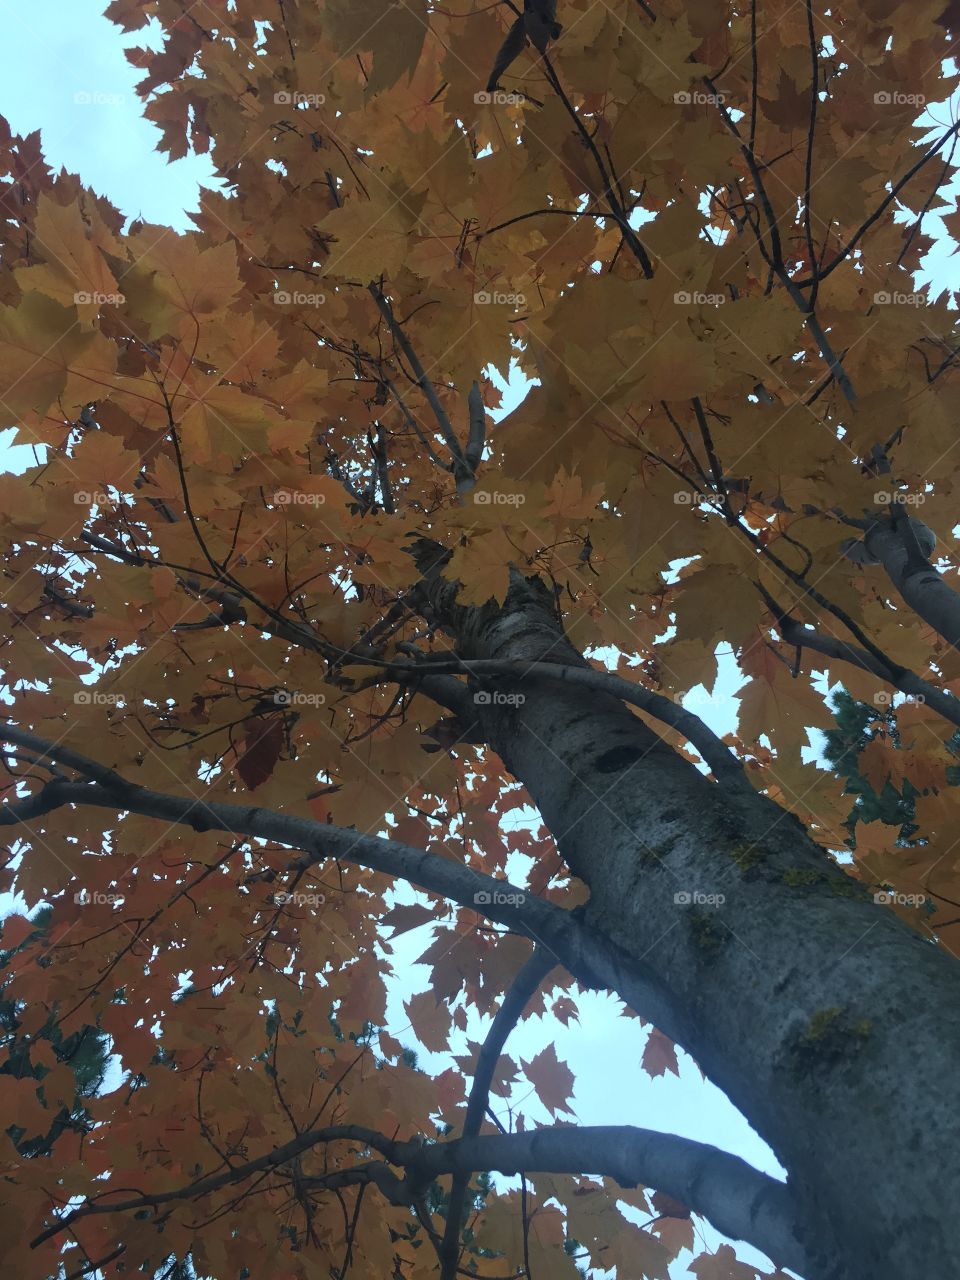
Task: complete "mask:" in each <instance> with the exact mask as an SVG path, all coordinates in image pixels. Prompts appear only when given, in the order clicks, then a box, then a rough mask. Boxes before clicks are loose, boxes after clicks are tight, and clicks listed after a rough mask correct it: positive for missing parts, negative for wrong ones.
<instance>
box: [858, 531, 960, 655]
mask: <svg viewBox="0 0 960 1280" xmlns="http://www.w3.org/2000/svg"><path fill="white" fill-rule="evenodd" d="M904 526H905V529H904ZM864 542H865V543H866V545H867V550H868V551H869V552H870V553H871V555H873V556H875V557H876V559H877V560H879V561H880V563H881V564H882V565H883V567H884V569H885V570H886V571H887V574H888V576H889V578H890V581H891V582H892V583H893V585H894V586H895V587H896V588H897V590H898V591H899V592H900V594H901V595H902V596H903V598H904V600H905V601H906V602H907V604H908V605H909V606H910V608H911V609H912V610H913V611H914V613H916V614H917V615H918V616H919V617H921V618H922V619H923V620H924V622H926V623H927V624H928V625H929V626H931V627H933V629H934V631H936V632H937V634H938V635H941V636H943V638H944V640H946V641H947V642H948V643H949V644H952V645H953V646H954V648H957V649H960V594H958V593H957V592H956V591H954V590H953V588H952V587H950V586H948V585H947V582H946V580H945V579H944V577H943V575H942V574H940V573H938V572H937V571H936V569H934V567H933V565H931V564H930V562H929V560H927V558H926V557H925V556H924V555H923V553H922V552H921V551H920V549H919V546H918V545H917V540H916V537H915V536H914V537H911V536H910V527H909V523H908V522H907V521H906V520H903V521H901V522H900V528H898V527H896V525H895V524H894V523H893V522H892V521H886V520H883V521H878V522H877V524H875V525H874V526H873V527H872V528H871V529H869V530H868V532H867V534H866V537H865V538H864ZM911 543H912V544H913V545H911Z"/></svg>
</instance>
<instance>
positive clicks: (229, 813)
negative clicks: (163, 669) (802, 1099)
mask: <svg viewBox="0 0 960 1280" xmlns="http://www.w3.org/2000/svg"><path fill="white" fill-rule="evenodd" d="M3 741H6V742H14V743H16V744H17V745H19V746H26V747H28V748H29V749H30V750H33V751H39V752H42V753H43V754H44V755H45V756H46V757H49V758H50V759H52V760H53V761H55V762H57V761H59V762H61V763H63V764H66V765H68V766H69V767H70V768H72V769H76V770H77V771H78V772H80V773H83V774H84V775H85V776H86V777H90V778H93V777H95V776H96V777H97V781H96V782H66V781H64V780H63V779H60V778H55V779H54V780H53V781H52V782H49V783H48V784H47V785H46V786H45V787H43V788H42V789H41V790H40V791H39V792H38V793H37V794H36V795H34V796H31V797H29V798H27V799H25V800H21V801H13V802H7V803H5V804H3V805H0V826H16V825H21V824H23V823H26V822H28V821H30V820H32V819H34V818H37V817H39V816H42V815H43V814H45V813H49V812H51V811H53V810H54V809H57V808H60V807H62V806H64V805H68V804H78V805H91V806H94V807H96V808H102V809H111V810H114V811H115V812H117V813H120V812H123V811H129V812H131V813H139V814H142V815H144V816H145V817H152V818H160V819H162V820H163V821H166V822H169V823H171V824H177V825H181V826H187V827H190V828H191V829H192V830H194V831H226V832H228V833H230V834H231V835H233V836H234V837H236V836H241V835H244V836H251V837H253V838H258V839H263V840H269V841H272V842H276V843H278V844H284V845H287V846H289V847H290V848H292V849H299V850H302V851H303V852H304V854H305V857H303V858H300V859H298V860H296V862H295V863H294V864H293V865H292V867H291V870H305V869H306V868H307V867H310V866H312V865H314V864H315V863H318V862H321V861H323V860H324V859H327V858H336V859H339V860H341V861H344V862H352V863H355V864H356V865H358V866H364V867H370V868H371V869H372V870H374V871H381V872H383V873H384V874H386V875H390V876H394V877H397V878H399V879H402V880H406V881H407V882H408V883H409V884H412V885H415V886H416V887H417V888H419V889H423V890H425V891H426V892H427V893H433V894H436V895H437V896H438V897H442V898H446V899H448V900H449V901H451V902H456V903H459V904H460V905H461V906H464V907H467V908H468V909H469V910H473V911H476V912H477V914H478V915H482V916H486V917H487V918H488V919H490V920H494V921H496V922H497V923H498V924H502V925H505V926H506V927H507V928H509V929H514V930H516V931H517V932H519V933H522V934H523V935H524V936H525V937H529V938H531V939H533V940H534V941H535V942H538V943H540V945H541V946H542V947H544V949H545V950H546V951H548V952H550V953H552V954H553V955H554V956H555V957H556V959H557V961H558V962H559V963H561V964H563V966H564V967H565V968H566V969H567V970H568V971H569V972H570V973H571V974H573V976H574V977H575V978H576V979H577V981H578V982H580V983H582V984H583V985H585V986H588V987H596V988H599V989H601V990H612V991H615V992H617V994H618V995H620V997H621V998H622V999H623V1000H624V1001H625V1003H626V1004H627V1005H629V1007H630V1008H631V1009H634V1010H635V1011H636V1012H637V1013H639V1014H640V1015H641V1016H642V1017H644V1018H646V1019H648V1020H649V1021H651V1022H653V1023H654V1025H655V1026H657V1027H659V1028H660V1029H661V1030H662V1031H663V1032H664V1034H665V1035H668V1036H669V1037H670V1038H671V1039H672V1040H674V1041H676V1042H677V1043H678V1044H682V1045H689V1043H690V1030H689V1028H688V1027H687V1025H686V1020H685V1018H684V1017H683V1016H681V1014H680V1012H679V1010H678V1009H677V1008H676V1007H675V1005H674V1002H673V1001H672V999H671V998H670V995H669V992H668V990H667V988H666V986H665V985H664V983H663V981H662V980H661V979H659V978H656V977H654V976H653V971H652V968H651V967H649V966H647V965H646V964H639V965H638V964H637V962H636V961H635V960H633V959H632V958H631V957H628V956H626V955H625V954H624V953H623V952H621V951H620V949H619V948H617V947H615V946H613V945H612V944H610V943H609V942H608V941H607V939H606V938H605V937H604V936H603V934H602V933H600V932H599V931H597V930H595V929H592V928H590V927H589V926H587V925H585V924H584V923H583V921H581V920H579V919H578V918H576V917H575V916H574V915H573V914H572V913H571V912H569V911H564V910H563V909H562V908H561V907H557V906H554V905H553V904H552V903H550V902H547V901H545V900H544V899H542V898H537V897H534V896H533V895H531V894H529V893H526V892H524V891H523V890H522V889H520V888H518V887H517V886H516V885H513V884H511V883H510V882H509V881H507V880H499V879H496V878H495V877H493V876H488V875H485V874H483V873H482V872H480V871H475V870H474V869H473V868H472V867H468V866H465V865H464V864H463V863H460V862H455V861H454V860H453V859H451V858H444V857H440V856H439V855H438V854H433V853H428V852H427V851H426V850H424V849H417V848H415V847H414V846H412V845H408V844H403V843H401V842H400V841H399V840H388V839H385V838H384V837H382V836H374V835H367V834H365V833H364V832H360V831H354V830H351V829H350V828H346V827H336V826H333V825H332V824H328V823H322V822H314V821H312V820H311V819H309V818H301V817H298V816H297V815H295V814H291V813H278V812H276V811H274V810H271V809H264V808H260V807H259V806H257V805H237V804H223V803H220V802H219V801H212V800H211V801H208V800H204V799H194V798H193V797H180V796H172V795H165V794H163V793H162V792H159V791H150V790H148V789H147V788H146V787H140V786H136V785H135V784H133V783H129V782H127V781H126V780H125V779H123V778H122V777H121V776H120V775H119V774H117V773H115V772H114V771H113V770H110V769H106V768H105V767H104V766H102V765H98V764H96V762H94V761H91V760H87V759H86V757H84V756H82V755H80V753H78V752H76V751H73V750H71V749H69V748H65V747H61V746H58V745H56V744H54V743H49V742H45V741H44V740H43V739H40V738H37V737H35V736H34V735H33V734H31V733H28V732H26V731H24V730H22V729H20V728H19V727H17V726H16V725H10V724H8V725H6V726H5V727H4V728H3V729H2V730H0V742H3Z"/></svg>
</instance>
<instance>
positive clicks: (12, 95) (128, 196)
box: [0, 0, 958, 1280]
mask: <svg viewBox="0 0 960 1280" xmlns="http://www.w3.org/2000/svg"><path fill="white" fill-rule="evenodd" d="M104 3H105V0H32V3H30V4H29V5H22V4H18V5H7V6H6V9H5V13H4V38H3V40H2V41H0V113H2V114H3V115H5V116H6V118H7V120H8V121H9V123H10V124H11V126H12V128H13V130H14V132H17V133H21V134H25V133H29V132H32V131H33V130H35V129H40V130H41V136H42V146H43V152H44V155H45V157H46V159H47V161H48V163H49V164H51V166H53V167H54V168H55V169H59V168H60V167H61V166H62V167H64V168H65V169H67V170H68V171H69V172H75V173H79V174H80V176H81V178H82V180H83V181H84V183H85V184H87V185H89V186H91V187H93V188H94V189H95V190H96V191H97V192H98V193H99V194H102V195H105V196H107V197H108V198H109V199H110V200H111V201H112V202H113V203H114V204H116V205H117V206H118V207H119V208H120V209H121V210H122V211H123V213H124V214H126V215H127V216H128V217H129V218H134V217H142V218H143V219H144V220H146V221H149V222H156V223H160V224H166V225H169V226H171V227H173V228H175V229H177V230H180V231H183V230H186V229H188V228H189V227H190V226H191V223H190V220H189V218H188V216H187V215H188V214H189V212H190V211H191V210H196V209H198V207H199V196H200V187H201V186H202V185H205V186H215V185H216V179H215V177H214V175H213V171H212V167H211V164H210V160H209V158H208V157H206V156H194V155H188V156H187V157H186V158H185V159H183V160H178V161H176V162H174V163H172V164H169V163H168V162H167V160H166V158H165V157H164V156H163V155H161V154H159V153H158V152H157V151H156V150H155V147H156V145H157V143H158V140H159V131H158V130H157V129H156V128H155V127H154V126H153V125H151V124H150V123H149V122H147V121H146V120H144V119H143V116H142V113H141V104H140V102H139V99H138V98H137V97H136V95H135V93H134V85H135V83H136V80H137V78H138V73H137V72H136V71H135V70H134V68H133V67H131V66H130V64H129V63H128V62H127V60H126V58H125V56H124V48H125V45H126V46H132V45H136V44H138V43H142V42H143V35H142V33H140V34H136V35H134V36H124V35H123V33H122V32H120V30H119V28H117V27H114V26H113V24H111V23H110V22H108V21H107V20H106V19H105V18H104V17H103V16H102V9H103V7H104ZM933 223H934V225H933V227H932V228H930V229H933V230H935V229H936V220H935V219H934V220H933ZM952 252H953V246H952V245H949V244H947V243H946V242H945V241H944V242H942V243H941V244H940V245H939V246H938V248H937V250H936V251H935V254H934V255H931V259H930V261H929V263H928V270H926V271H925V272H924V273H923V275H922V276H921V279H923V278H924V277H925V276H927V275H928V274H931V273H932V274H935V275H936V276H937V277H938V278H939V279H940V280H941V281H949V282H950V283H951V286H952V287H956V283H957V278H958V273H957V269H956V259H953V260H952V261H950V260H949V255H950V254H951V253H952ZM522 390H523V388H522V385H520V384H517V383H516V382H514V383H513V384H512V385H511V386H510V387H508V388H507V393H506V397H505V409H509V408H510V407H512V404H513V403H515V401H516V399H517V398H518V397H519V396H520V395H521V394H522ZM11 434H12V433H11V432H9V431H7V432H4V431H2V430H0V470H22V469H23V468H24V467H26V466H29V465H31V464H32V462H33V458H32V455H31V452H30V451H29V450H27V449H25V448H18V449H11V448H10V447H9V438H10V435H11ZM5 442H6V444H5ZM720 662H721V675H720V679H719V681H718V684H717V686H716V690H715V694H714V697H713V698H712V699H711V698H709V697H708V696H707V695H706V693H705V692H704V691H703V690H702V689H701V690H700V691H699V692H696V691H695V693H694V698H695V702H692V703H688V705H691V707H692V709H694V710H696V712H697V713H698V714H700V715H702V716H703V717H704V718H705V719H706V720H708V722H709V723H710V724H711V726H712V727H713V728H715V729H716V730H717V731H718V732H720V733H725V732H727V731H729V730H730V729H731V728H733V727H734V724H735V711H734V706H735V704H734V702H733V699H732V694H733V692H734V691H735V688H736V685H737V681H738V673H737V671H736V666H735V663H734V662H733V659H732V657H730V656H724V657H721V660H720ZM598 856H602V855H601V853H600V851H598ZM0 910H3V908H2V906H0ZM6 910H9V907H7V908H6ZM431 940H432V935H431V934H430V932H429V930H428V929H426V928H420V929H418V930H414V931H411V933H409V934H407V935H405V936H404V937H403V938H401V939H399V940H398V942H397V943H396V944H395V952H396V956H397V961H398V968H399V970H400V971H401V974H402V975H403V976H402V980H401V981H400V982H399V983H398V984H397V985H396V987H395V988H394V989H393V990H392V991H391V994H390V1000H389V1012H390V1016H391V1021H390V1030H391V1032H392V1033H393V1034H395V1035H397V1036H398V1038H400V1039H401V1041H403V1042H404V1043H406V1044H410V1045H415V1041H414V1038H413V1035H412V1033H411V1032H409V1031H408V1032H407V1033H406V1034H404V1033H403V1031H402V1028H403V1027H404V1026H405V1025H406V1024H407V1018H406V1015H405V1014H404V1012H403V1009H402V1000H403V999H404V998H407V997H409V996H410V995H411V994H413V993H414V992H416V991H418V990H421V989H423V988H424V987H425V986H426V982H427V972H428V971H427V970H426V968H422V969H419V970H418V969H417V967H416V966H415V964H414V961H415V959H416V957H417V955H418V954H420V952H422V951H423V950H425V949H426V947H427V946H428V945H429V943H430V941H431ZM578 1004H579V1009H580V1022H579V1024H576V1023H573V1024H571V1026H570V1027H569V1028H567V1029H565V1028H563V1027H562V1025H561V1024H560V1023H559V1022H557V1021H556V1020H555V1019H549V1020H541V1019H531V1020H530V1021H529V1022H528V1023H527V1024H525V1026H524V1027H523V1028H521V1029H520V1031H519V1032H518V1033H517V1034H516V1035H515V1036H514V1037H513V1038H512V1039H511V1041H510V1042H509V1043H508V1046H507V1052H508V1053H510V1054H511V1056H512V1057H513V1058H514V1059H515V1060H516V1059H517V1058H518V1057H520V1056H522V1057H524V1058H526V1059H527V1060H529V1059H530V1058H532V1057H533V1056H534V1055H535V1054H536V1053H538V1052H539V1051H540V1050H541V1049H543V1048H544V1047H546V1045H547V1044H548V1043H550V1041H553V1042H554V1043H555V1044H556V1045H557V1050H558V1053H559V1056H560V1058H561V1059H562V1060H565V1061H566V1062H567V1063H568V1065H569V1066H570V1068H571V1069H572V1071H573V1073H574V1076H575V1078H576V1081H577V1085H576V1090H575V1094H574V1101H573V1104H572V1105H573V1107H574V1110H575V1113H576V1119H577V1120H578V1121H579V1122H580V1123H582V1124H625V1123H629V1124H634V1125H639V1126H647V1127H650V1128H654V1129H660V1130H664V1131H668V1132H673V1133H677V1134H681V1135H683V1136H685V1137H688V1138H693V1139H697V1140H699V1141H704V1142H710V1143H713V1144H714V1145H716V1146H718V1147H721V1148H722V1149H724V1150H727V1151H731V1152H734V1153H735V1154H737V1155H739V1156H741V1157H742V1158H743V1159H745V1160H747V1161H749V1162H750V1163H751V1164H753V1165H754V1166H755V1167H757V1168H758V1169H761V1170H763V1171H765V1172H768V1173H772V1174H775V1175H777V1176H783V1171H782V1170H781V1169H780V1168H779V1165H778V1164H777V1162H776V1159H775V1157H774V1156H773V1153H772V1152H771V1151H770V1149H769V1148H768V1147H767V1146H766V1144H765V1143H764V1142H763V1141H762V1140H761V1139H760V1138H759V1137H758V1135H757V1134H756V1133H754V1131H753V1130H752V1129H751V1128H750V1126H749V1124H748V1123H747V1121H746V1120H745V1119H744V1118H743V1117H742V1116H741V1115H740V1113H739V1112H738V1111H737V1110H736V1109H735V1108H734V1107H733V1106H732V1105H731V1103H730V1102H729V1101H728V1100H727V1099H726V1098H725V1097H724V1095H723V1094H721V1093H720V1092H719V1090H717V1089H716V1088H715V1087H714V1086H713V1085H711V1084H710V1083H709V1082H707V1081H705V1080H703V1078H702V1077H701V1075H700V1072H699V1070H698V1068H697V1067H696V1066H695V1064H694V1063H693V1062H692V1060H690V1059H689V1058H687V1057H686V1056H685V1055H684V1054H682V1052H681V1054H680V1057H681V1072H680V1076H679V1078H677V1077H674V1076H672V1075H667V1076H665V1077H663V1078H661V1079H658V1080H650V1079H649V1078H648V1077H647V1076H646V1074H645V1073H644V1072H643V1071H642V1070H641V1068H640V1058H641V1055H642V1053H643V1048H644V1044H645V1042H646V1034H647V1033H646V1031H644V1030H643V1029H641V1027H640V1026H639V1024H638V1022H637V1020H635V1019H631V1018H624V1017H619V1016H617V1013H618V1007H619V1006H618V1003H617V1002H616V1001H615V1000H613V999H612V998H610V997H608V996H604V995H599V994H590V993H588V994H585V995H583V996H581V997H580V998H579V999H578ZM482 1033H483V1027H482V1026H480V1025H479V1024H478V1023H476V1020H474V1025H472V1026H471V1028H470V1034H471V1038H473V1039H474V1040H476V1039H478V1038H480V1037H481V1036H482ZM454 1048H455V1051H457V1052H459V1051H462V1044H461V1045H455V1046H454ZM419 1057H420V1063H421V1065H422V1066H424V1067H426V1068H427V1069H428V1070H434V1069H435V1070H437V1071H440V1070H443V1069H444V1068H445V1067H446V1065H448V1064H447V1062H446V1061H445V1060H444V1059H442V1058H441V1056H440V1055H436V1054H430V1053H428V1052H426V1051H423V1050H420V1051H419ZM516 1096H517V1098H519V1097H521V1096H522V1094H519V1093H518V1094H517V1095H516ZM525 1106H527V1107H529V1114H530V1115H531V1116H532V1118H534V1119H539V1120H540V1121H542V1122H544V1123H549V1122H550V1118H549V1117H548V1115H547V1114H546V1113H545V1112H541V1113H538V1111H537V1108H536V1106H533V1107H530V1106H529V1102H527V1103H525ZM704 1240H705V1243H706V1244H708V1245H709V1247H711V1248H715V1247H716V1245H717V1243H718V1242H719V1241H721V1240H722V1237H721V1236H719V1235H718V1233H717V1232H715V1231H713V1230H712V1229H711V1228H706V1230H705V1232H704ZM737 1248H738V1252H739V1253H740V1256H741V1257H743V1258H744V1259H745V1260H748V1261H757V1262H758V1263H761V1264H763V1263H764V1260H763V1259H762V1256H761V1255H760V1254H758V1253H757V1252H756V1251H755V1250H753V1249H750V1248H749V1247H748V1246H746V1245H742V1244H740V1245H738V1246H737ZM672 1274H673V1275H674V1277H676V1278H677V1280H680V1278H681V1277H686V1276H688V1275H690V1274H692V1273H690V1272H689V1271H688V1270H687V1268H686V1266H685V1265H684V1264H683V1263H682V1262H680V1263H678V1264H675V1265H674V1268H673V1272H672Z"/></svg>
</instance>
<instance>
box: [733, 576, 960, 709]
mask: <svg viewBox="0 0 960 1280" xmlns="http://www.w3.org/2000/svg"><path fill="white" fill-rule="evenodd" d="M757 586H758V589H759V591H760V594H761V595H762V596H763V598H764V600H765V601H766V602H767V604H768V606H769V607H770V610H771V612H772V613H773V615H774V617H775V618H776V620H777V626H778V627H779V628H780V634H781V635H782V636H783V638H784V640H785V641H786V642H787V644H792V645H795V646H796V647H797V648H798V649H812V650H813V651H814V652H815V653H822V654H823V655H824V656H825V657H827V658H835V659H838V660H839V661H840V662H849V663H850V664H851V665H852V666H855V667H859V668H860V669H861V670H862V671H869V672H870V674H871V675H873V676H876V677H877V679H878V680H882V681H883V682H884V684H890V685H892V686H893V687H894V688H895V689H899V690H900V692H901V693H905V694H907V695H908V696H909V697H911V698H916V700H917V701H918V702H925V703H926V704H927V706H929V707H932V708H933V709H934V711H936V712H937V713H938V715H941V716H943V717H944V719H945V720H949V721H950V723H951V724H955V725H957V727H958V728H960V698H955V697H954V696H953V694H950V693H946V692H944V690H943V689H938V688H937V687H936V685H934V684H931V683H930V681H929V680H924V679H923V678H922V677H921V676H918V675H916V674H915V673H914V672H913V671H909V670H907V668H906V667H900V668H898V669H897V670H896V672H895V673H894V672H891V671H890V669H889V668H887V667H885V666H884V665H883V664H882V663H880V662H878V661H877V659H876V658H875V657H874V656H873V655H872V654H870V653H867V651H866V649H860V648H858V646H857V645H854V644H849V643H848V642H847V641H846V640H841V639H839V638H838V637H836V636H825V635H821V633H820V632H819V631H817V630H815V629H814V628H813V627H811V626H808V625H806V624H804V623H802V622H799V621H798V620H797V619H796V618H791V617H790V615H789V614H788V613H787V612H786V611H785V610H784V608H783V607H782V606H781V605H779V604H778V603H777V601H776V600H774V598H773V596H771V595H770V593H769V592H768V591H767V590H765V588H764V587H763V586H762V585H761V584H759V583H758V584H757Z"/></svg>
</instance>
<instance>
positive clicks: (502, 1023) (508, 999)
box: [440, 947, 556, 1280]
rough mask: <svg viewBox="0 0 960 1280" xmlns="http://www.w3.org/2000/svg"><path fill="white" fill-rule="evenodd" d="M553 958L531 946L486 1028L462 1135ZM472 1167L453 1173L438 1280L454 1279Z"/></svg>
mask: <svg viewBox="0 0 960 1280" xmlns="http://www.w3.org/2000/svg"><path fill="white" fill-rule="evenodd" d="M555 963H556V961H555V958H554V957H553V956H552V955H550V953H549V952H546V951H544V950H543V949H542V948H540V947H536V948H535V949H534V952H533V955H532V956H530V958H529V960H527V963H526V964H525V965H524V966H523V968H522V969H521V970H520V972H519V973H518V974H517V976H516V978H515V979H514V981H513V986H512V987H511V988H510V990H509V991H508V992H507V994H506V996H505V998H504V1001H503V1004H502V1005H501V1006H500V1008H499V1009H498V1010H497V1014H496V1017H495V1018H494V1019H493V1022H492V1024H491V1026H490V1030H489V1031H488V1032H487V1038H486V1040H485V1041H484V1043H483V1048H482V1049H481V1050H480V1052H479V1054H478V1055H477V1068H476V1071H475V1072H474V1076H473V1085H472V1087H471V1089H470V1098H469V1100H468V1101H467V1116H466V1119H465V1120H464V1122H463V1137H464V1138H475V1137H476V1136H477V1134H478V1133H479V1132H480V1126H481V1124H482V1123H483V1117H484V1114H485V1113H486V1110H487V1100H488V1098H489V1097H490V1085H491V1084H492V1083H493V1073H494V1072H495V1071H496V1069H497V1063H498V1062H499V1061H500V1055H501V1053H502V1052H503V1046H504V1045H505V1044H506V1042H507V1037H508V1036H509V1035H510V1032H511V1031H512V1030H513V1028H514V1027H515V1026H516V1025H517V1022H518V1021H519V1019H520V1016H521V1014H522V1013H523V1011H524V1009H525V1008H526V1007H527V1004H528V1003H529V1002H530V1000H531V999H532V998H533V996H534V995H535V993H536V991H537V989H538V988H539V986H540V984H541V982H542V981H543V980H544V978H545V977H546V976H547V974H548V973H549V972H550V970H551V969H552V968H553V967H554V964H555ZM471 1176H472V1171H467V1172H464V1171H463V1170H460V1171H458V1172H457V1173H455V1174H454V1175H453V1185H452V1186H451V1188H450V1198H449V1200H448V1202H447V1226H446V1230H445V1231H444V1233H443V1241H442V1243H441V1246H440V1280H454V1277H455V1276H456V1274H457V1266H458V1265H459V1261H460V1227H461V1219H462V1217H463V1205H464V1201H465V1200H466V1197H467V1187H468V1186H469V1185H470V1178H471Z"/></svg>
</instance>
